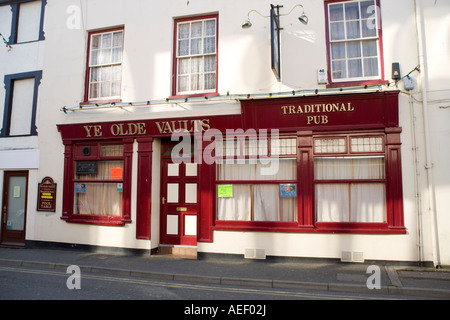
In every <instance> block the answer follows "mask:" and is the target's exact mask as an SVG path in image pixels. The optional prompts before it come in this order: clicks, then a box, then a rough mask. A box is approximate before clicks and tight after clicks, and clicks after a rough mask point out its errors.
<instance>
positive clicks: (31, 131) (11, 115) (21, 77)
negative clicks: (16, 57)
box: [0, 71, 42, 137]
mask: <svg viewBox="0 0 450 320" xmlns="http://www.w3.org/2000/svg"><path fill="white" fill-rule="evenodd" d="M41 79H42V71H33V72H24V73H17V74H10V75H5V89H6V91H5V105H4V110H3V127H2V128H1V130H0V137H13V136H30V135H31V136H35V135H37V134H38V132H37V127H36V114H37V104H38V103H37V100H38V88H39V85H40V83H41Z"/></svg>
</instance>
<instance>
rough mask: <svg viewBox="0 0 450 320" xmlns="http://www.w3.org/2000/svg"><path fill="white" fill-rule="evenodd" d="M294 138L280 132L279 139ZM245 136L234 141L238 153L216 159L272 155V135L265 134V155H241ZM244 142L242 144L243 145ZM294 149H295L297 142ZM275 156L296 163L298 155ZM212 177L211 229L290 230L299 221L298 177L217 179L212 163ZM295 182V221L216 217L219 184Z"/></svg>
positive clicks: (252, 157)
mask: <svg viewBox="0 0 450 320" xmlns="http://www.w3.org/2000/svg"><path fill="white" fill-rule="evenodd" d="M293 138H294V139H296V138H297V137H296V135H295V134H294V135H292V134H280V136H279V139H280V140H282V139H293ZM247 140H248V139H246V138H245V137H237V139H235V140H234V141H236V142H237V143H238V146H239V147H240V148H241V149H240V152H241V154H240V155H234V156H227V155H223V156H222V157H219V156H216V159H222V160H226V159H233V160H238V159H267V158H269V159H270V158H271V157H273V156H274V155H272V137H271V136H270V135H267V154H266V155H252V156H249V155H242V150H243V149H242V148H243V147H244V148H245V141H247ZM226 141H227V140H224V141H223V143H224V144H225V143H226ZM243 143H244V145H243ZM295 149H296V150H297V144H296V147H295ZM276 157H278V158H280V159H283V158H284V159H295V160H296V164H297V165H298V156H297V152H296V153H294V154H287V155H276ZM213 167H214V170H213V171H214V177H215V183H214V191H213V199H214V201H213V202H214V219H213V221H214V227H213V229H216V230H252V231H271V232H276V231H291V230H293V229H295V228H298V226H299V221H300V219H301V218H300V216H299V214H300V212H299V207H298V199H297V198H298V195H299V193H300V192H301V191H300V190H299V177H298V176H297V178H295V179H291V180H286V179H284V180H219V179H217V175H216V166H215V165H214V166H213ZM281 183H283V184H284V183H285V184H296V186H297V187H296V188H297V197H296V209H297V210H296V221H240V220H239V221H238V220H218V219H217V213H218V211H217V210H218V209H217V186H218V185H221V184H281Z"/></svg>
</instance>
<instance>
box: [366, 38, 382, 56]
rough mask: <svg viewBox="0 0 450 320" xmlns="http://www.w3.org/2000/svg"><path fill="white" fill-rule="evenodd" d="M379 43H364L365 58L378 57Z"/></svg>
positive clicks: (373, 41)
mask: <svg viewBox="0 0 450 320" xmlns="http://www.w3.org/2000/svg"><path fill="white" fill-rule="evenodd" d="M377 42H378V41H377V40H367V41H363V42H362V45H363V54H364V57H377V56H378V50H377Z"/></svg>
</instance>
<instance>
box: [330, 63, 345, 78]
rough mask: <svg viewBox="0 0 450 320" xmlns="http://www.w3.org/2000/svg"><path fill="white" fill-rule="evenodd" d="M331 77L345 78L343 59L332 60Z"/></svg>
mask: <svg viewBox="0 0 450 320" xmlns="http://www.w3.org/2000/svg"><path fill="white" fill-rule="evenodd" d="M332 69H333V79H342V78H347V68H346V63H345V61H333V64H332Z"/></svg>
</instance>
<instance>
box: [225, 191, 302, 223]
mask: <svg viewBox="0 0 450 320" xmlns="http://www.w3.org/2000/svg"><path fill="white" fill-rule="evenodd" d="M292 186H293V188H294V189H296V185H295V184H294V185H292ZM220 187H221V185H218V186H217V188H220ZM296 199H297V198H296V197H295V196H294V197H283V196H281V193H280V185H279V184H251V185H249V184H233V185H232V192H231V194H229V195H227V196H226V197H218V198H217V219H218V220H229V221H230V220H231V221H233V220H234V221H274V222H280V221H286V222H292V221H297V201H296Z"/></svg>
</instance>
